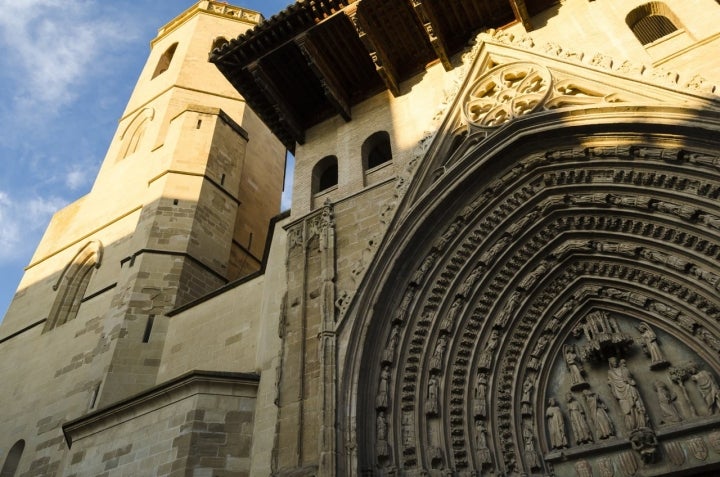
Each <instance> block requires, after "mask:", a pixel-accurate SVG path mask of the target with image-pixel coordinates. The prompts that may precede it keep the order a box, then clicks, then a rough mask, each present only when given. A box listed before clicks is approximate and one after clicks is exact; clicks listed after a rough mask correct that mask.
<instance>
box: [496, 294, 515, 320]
mask: <svg viewBox="0 0 720 477" xmlns="http://www.w3.org/2000/svg"><path fill="white" fill-rule="evenodd" d="M519 303H520V293H518V292H515V293H513V294H512V295H511V296H510V298H509V299H508V301H507V302H505V306H504V307H503V309H502V311H501V312H500V316H498V318H497V320H495V326H497V327H498V328H505V327H506V326H507V324H508V322H509V321H510V318H512V316H513V314H514V313H515V309H516V308H517V306H518V304H519Z"/></svg>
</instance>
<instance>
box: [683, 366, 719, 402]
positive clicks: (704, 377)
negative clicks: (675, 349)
mask: <svg viewBox="0 0 720 477" xmlns="http://www.w3.org/2000/svg"><path fill="white" fill-rule="evenodd" d="M688 371H689V372H690V374H691V378H692V380H693V381H695V384H696V385H697V387H698V389H699V390H700V395H701V396H702V397H703V400H705V405H707V408H708V412H709V414H715V413H717V412H718V410H720V388H718V384H717V381H715V376H713V375H712V374H710V373H709V372H708V371H705V370H704V369H698V367H697V365H696V364H695V363H692V364H691V365H690V366H688Z"/></svg>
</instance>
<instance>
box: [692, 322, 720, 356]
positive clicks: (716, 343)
mask: <svg viewBox="0 0 720 477" xmlns="http://www.w3.org/2000/svg"><path fill="white" fill-rule="evenodd" d="M696 335H697V336H699V337H700V339H701V340H703V343H705V344H706V345H708V346H709V347H711V348H712V349H714V350H715V351H720V340H719V339H718V338H717V337H716V336H715V335H714V334H713V333H711V332H710V331H709V330H707V329H705V328H703V327H699V328H698V329H697V331H696Z"/></svg>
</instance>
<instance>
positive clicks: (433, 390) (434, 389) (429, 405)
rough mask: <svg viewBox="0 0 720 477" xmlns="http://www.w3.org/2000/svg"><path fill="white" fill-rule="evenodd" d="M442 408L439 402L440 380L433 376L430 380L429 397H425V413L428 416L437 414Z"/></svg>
mask: <svg viewBox="0 0 720 477" xmlns="http://www.w3.org/2000/svg"><path fill="white" fill-rule="evenodd" d="M439 410H440V406H439V404H438V380H437V378H436V377H434V376H431V377H430V379H429V380H428V389H427V397H426V399H425V414H427V415H428V416H436V415H437V414H438V412H440V411H439Z"/></svg>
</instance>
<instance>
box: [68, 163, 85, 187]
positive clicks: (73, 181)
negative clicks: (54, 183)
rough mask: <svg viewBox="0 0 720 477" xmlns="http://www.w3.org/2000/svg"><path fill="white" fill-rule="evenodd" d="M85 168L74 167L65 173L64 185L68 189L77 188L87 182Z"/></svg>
mask: <svg viewBox="0 0 720 477" xmlns="http://www.w3.org/2000/svg"><path fill="white" fill-rule="evenodd" d="M86 171H87V169H81V168H79V167H75V168H73V169H72V170H70V171H68V172H67V173H66V174H65V185H66V186H67V187H68V189H70V190H78V189H79V188H80V187H82V186H84V185H85V184H86V183H87V182H88V177H87V173H86Z"/></svg>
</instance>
